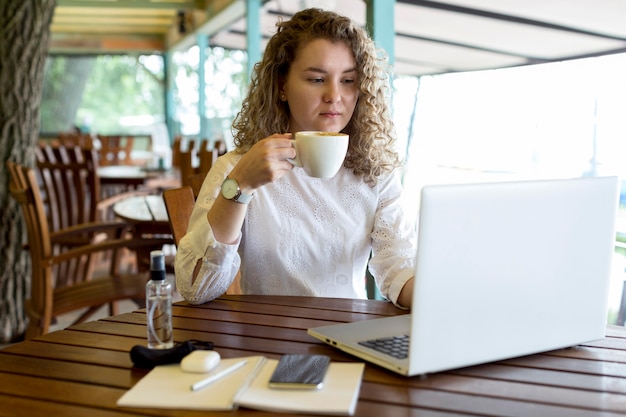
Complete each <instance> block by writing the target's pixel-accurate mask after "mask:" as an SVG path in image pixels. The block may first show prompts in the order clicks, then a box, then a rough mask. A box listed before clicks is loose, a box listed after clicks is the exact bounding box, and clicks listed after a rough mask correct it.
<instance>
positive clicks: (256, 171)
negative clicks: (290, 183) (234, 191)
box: [228, 133, 296, 194]
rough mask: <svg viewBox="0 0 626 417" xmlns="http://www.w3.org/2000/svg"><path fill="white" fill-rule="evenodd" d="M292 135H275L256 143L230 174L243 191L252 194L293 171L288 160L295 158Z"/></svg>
mask: <svg viewBox="0 0 626 417" xmlns="http://www.w3.org/2000/svg"><path fill="white" fill-rule="evenodd" d="M295 156H296V150H295V148H294V147H293V146H291V133H287V134H279V133H276V134H273V135H272V136H269V137H267V138H265V139H262V140H260V141H259V142H257V143H255V144H254V146H252V148H250V150H249V151H248V152H246V153H245V154H244V155H243V156H242V157H241V159H240V160H239V162H238V163H237V165H236V166H235V167H234V168H233V170H232V171H231V172H230V174H228V176H229V177H231V178H234V179H236V180H237V182H238V183H239V187H240V188H241V191H242V192H244V193H247V194H252V192H254V190H256V189H257V188H259V187H261V186H263V185H265V184H268V183H270V182H274V181H277V180H278V179H280V178H281V177H283V176H284V175H285V174H287V173H288V172H289V171H291V170H292V169H293V165H292V164H291V163H290V162H289V161H287V159H288V158H289V159H291V158H295Z"/></svg>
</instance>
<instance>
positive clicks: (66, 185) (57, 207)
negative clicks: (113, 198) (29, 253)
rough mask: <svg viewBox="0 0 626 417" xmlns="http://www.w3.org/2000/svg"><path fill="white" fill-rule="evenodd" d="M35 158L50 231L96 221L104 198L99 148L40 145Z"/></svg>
mask: <svg viewBox="0 0 626 417" xmlns="http://www.w3.org/2000/svg"><path fill="white" fill-rule="evenodd" d="M35 157H36V161H37V168H38V175H39V181H40V187H41V190H42V200H43V204H44V206H45V207H46V211H47V220H48V224H49V226H50V228H51V230H53V231H55V230H60V229H64V228H66V227H69V226H73V225H77V224H81V223H87V222H93V221H95V220H96V216H97V210H98V208H97V207H98V202H99V200H100V198H101V195H100V181H99V179H98V175H97V161H96V159H97V157H96V151H95V150H93V149H87V148H81V147H79V146H71V147H66V146H62V145H61V146H50V145H43V146H42V145H40V146H38V147H36V149H35Z"/></svg>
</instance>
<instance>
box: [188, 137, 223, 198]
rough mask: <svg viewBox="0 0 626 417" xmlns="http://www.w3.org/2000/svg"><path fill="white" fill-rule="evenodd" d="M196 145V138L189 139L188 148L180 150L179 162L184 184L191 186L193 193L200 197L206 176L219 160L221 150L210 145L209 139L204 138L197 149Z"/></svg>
mask: <svg viewBox="0 0 626 417" xmlns="http://www.w3.org/2000/svg"><path fill="white" fill-rule="evenodd" d="M195 145H196V141H195V140H190V141H189V146H188V147H187V149H186V150H181V151H180V152H179V154H178V163H179V164H180V165H179V169H180V178H181V183H182V185H183V186H187V185H188V186H190V187H191V188H192V190H193V195H194V196H195V197H198V194H199V193H200V188H202V183H203V182H204V178H205V177H206V175H207V174H208V173H209V170H210V169H211V167H212V166H213V163H214V162H215V161H216V160H217V157H218V154H219V152H218V149H217V148H214V147H211V146H210V145H209V140H208V139H204V140H203V141H202V142H201V143H200V145H199V147H198V148H197V149H196V146H195ZM196 159H197V162H196Z"/></svg>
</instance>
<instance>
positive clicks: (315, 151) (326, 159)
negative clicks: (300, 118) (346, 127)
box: [287, 132, 349, 178]
mask: <svg viewBox="0 0 626 417" xmlns="http://www.w3.org/2000/svg"><path fill="white" fill-rule="evenodd" d="M348 138H349V137H348V135H347V134H345V133H333V132H296V139H295V140H292V141H291V144H292V146H293V147H294V148H296V158H295V159H287V160H288V161H289V162H291V163H292V164H293V165H296V166H299V167H302V168H304V172H306V173H307V174H308V175H309V176H311V177H317V178H332V177H334V176H335V175H336V174H337V172H338V171H339V169H340V168H341V166H342V165H343V161H344V159H345V158H346V152H347V151H348Z"/></svg>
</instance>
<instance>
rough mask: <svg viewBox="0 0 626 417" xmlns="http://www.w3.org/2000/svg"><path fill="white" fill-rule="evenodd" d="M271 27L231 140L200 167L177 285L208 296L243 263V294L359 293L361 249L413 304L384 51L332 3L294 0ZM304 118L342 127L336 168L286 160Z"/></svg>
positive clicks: (399, 297) (306, 125)
mask: <svg viewBox="0 0 626 417" xmlns="http://www.w3.org/2000/svg"><path fill="white" fill-rule="evenodd" d="M277 27H278V30H277V33H276V34H275V35H274V36H273V37H272V39H271V40H270V41H269V43H268V45H267V47H266V49H265V52H264V55H263V60H262V61H261V62H260V63H258V64H256V66H255V73H254V76H253V78H252V83H251V85H250V90H249V93H248V96H247V98H246V99H245V101H244V104H243V108H242V110H241V112H240V113H239V115H238V116H237V118H236V120H235V122H234V123H233V127H234V130H235V145H236V147H237V148H236V150H235V151H233V152H230V153H228V154H226V155H224V156H223V157H221V158H219V159H218V160H217V162H216V163H215V164H214V166H213V168H212V169H211V171H210V172H209V174H208V175H207V177H206V179H205V181H204V184H203V186H202V189H201V191H200V194H199V196H198V199H197V201H196V205H195V207H194V211H193V214H192V217H191V220H190V223H189V229H188V232H187V235H185V237H184V238H183V239H182V240H181V242H180V244H179V247H178V251H177V255H176V282H177V287H178V291H179V292H180V294H181V295H182V296H183V297H184V298H185V299H186V300H188V301H189V302H191V303H202V302H206V301H209V300H212V299H214V298H216V297H219V296H220V295H222V294H223V293H224V292H225V291H226V290H227V288H228V286H229V285H230V284H231V282H232V281H233V280H234V279H235V276H236V274H237V271H238V270H239V269H240V267H241V288H242V290H243V293H245V294H274V295H314V296H325V297H349V298H364V297H365V278H364V277H365V271H366V268H367V265H368V260H369V269H370V272H371V273H372V275H373V276H374V277H375V279H376V283H377V285H378V287H379V288H380V290H381V293H382V294H383V295H384V296H385V297H387V298H388V299H389V300H391V301H392V302H393V303H395V304H396V305H398V306H402V307H410V303H411V294H412V289H413V279H412V277H413V274H414V265H415V262H414V257H415V233H414V228H413V227H412V226H411V225H409V224H407V223H406V222H405V220H404V217H405V216H404V213H403V210H402V206H401V192H402V188H401V184H400V177H399V171H400V170H399V169H397V168H399V167H400V161H399V158H398V155H397V154H396V152H395V150H394V145H395V137H394V133H393V127H392V125H391V122H390V120H391V116H390V114H389V110H388V108H387V101H386V99H387V97H386V95H385V94H386V93H387V92H388V81H389V80H388V77H387V76H386V73H385V72H384V71H383V64H384V60H383V59H380V58H378V56H377V51H376V49H375V46H374V44H373V42H372V40H371V39H370V38H369V37H368V36H367V34H366V32H365V31H364V30H363V29H361V28H359V27H358V26H356V25H355V24H354V23H353V22H352V21H351V20H350V19H348V18H346V17H343V16H339V15H337V14H335V13H332V12H327V11H322V10H318V9H308V10H303V11H300V12H298V13H296V14H295V15H294V16H293V18H292V19H291V20H289V21H286V22H280V23H278V24H277ZM304 130H312V131H329V132H345V133H348V134H349V135H350V143H349V147H348V153H347V156H346V158H345V161H344V165H343V167H342V168H341V169H340V171H339V173H338V174H337V175H336V176H335V177H334V178H331V179H318V178H311V177H308V176H307V175H306V173H305V172H304V171H303V170H302V168H298V167H296V168H294V167H293V165H292V164H291V163H290V162H288V161H287V159H291V158H294V157H295V149H294V148H293V147H292V145H291V141H290V139H291V138H292V134H294V133H295V132H298V131H304ZM278 132H289V133H278ZM229 190H235V192H234V193H233V192H229ZM370 255H371V260H370V259H369V258H370Z"/></svg>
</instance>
